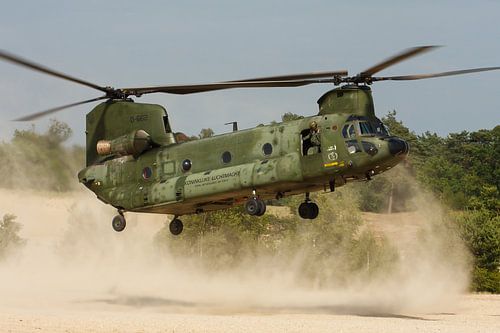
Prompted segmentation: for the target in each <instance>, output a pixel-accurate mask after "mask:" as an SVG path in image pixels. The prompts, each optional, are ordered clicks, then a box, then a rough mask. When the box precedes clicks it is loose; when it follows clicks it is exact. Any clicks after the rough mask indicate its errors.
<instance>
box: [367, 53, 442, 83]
mask: <svg viewBox="0 0 500 333" xmlns="http://www.w3.org/2000/svg"><path fill="white" fill-rule="evenodd" d="M437 47H439V46H435V45H428V46H417V47H412V48H410V49H407V50H404V51H403V52H401V53H399V54H396V55H394V56H392V57H390V58H388V59H386V60H384V61H382V62H381V63H379V64H377V65H375V66H373V67H370V68H368V69H366V70H364V71H363V72H361V73H360V74H359V76H361V77H370V76H372V75H373V74H375V73H378V72H380V71H381V70H383V69H386V68H387V67H390V66H392V65H395V64H397V63H399V62H401V61H403V60H406V59H408V58H411V57H414V56H416V55H419V54H421V53H424V52H427V51H430V50H432V49H435V48H437Z"/></svg>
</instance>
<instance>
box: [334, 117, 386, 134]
mask: <svg viewBox="0 0 500 333" xmlns="http://www.w3.org/2000/svg"><path fill="white" fill-rule="evenodd" d="M347 121H348V123H347V124H345V125H344V127H343V128H342V136H343V137H344V138H345V139H355V138H356V136H357V135H360V136H379V137H387V136H390V134H389V130H388V129H387V127H386V126H385V125H384V124H383V123H382V122H381V121H380V120H379V119H377V118H375V119H368V118H366V117H354V116H351V117H349V119H347Z"/></svg>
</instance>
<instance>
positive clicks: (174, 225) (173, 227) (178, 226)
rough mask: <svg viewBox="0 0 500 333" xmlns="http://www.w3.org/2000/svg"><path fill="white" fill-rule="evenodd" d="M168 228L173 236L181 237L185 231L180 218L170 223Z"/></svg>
mask: <svg viewBox="0 0 500 333" xmlns="http://www.w3.org/2000/svg"><path fill="white" fill-rule="evenodd" d="M168 228H169V229H170V232H171V233H172V235H175V236H177V235H179V234H180V233H181V232H182V230H183V229H184V224H182V221H181V220H179V219H178V218H174V219H173V220H172V222H170V224H169V226H168Z"/></svg>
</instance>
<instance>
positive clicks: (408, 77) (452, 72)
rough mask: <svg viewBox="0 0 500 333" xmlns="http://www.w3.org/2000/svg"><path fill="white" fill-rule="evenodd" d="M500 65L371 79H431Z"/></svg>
mask: <svg viewBox="0 0 500 333" xmlns="http://www.w3.org/2000/svg"><path fill="white" fill-rule="evenodd" d="M499 69H500V67H482V68H471V69H461V70H458V71H449V72H442V73H430V74H416V75H399V76H382V77H373V78H372V81H387V80H393V81H405V80H421V79H431V78H434V77H443V76H453V75H462V74H470V73H478V72H486V71H495V70H499Z"/></svg>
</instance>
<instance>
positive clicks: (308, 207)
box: [299, 193, 319, 220]
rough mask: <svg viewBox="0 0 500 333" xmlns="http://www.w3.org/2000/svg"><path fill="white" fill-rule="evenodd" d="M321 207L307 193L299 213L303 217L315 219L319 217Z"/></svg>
mask: <svg viewBox="0 0 500 333" xmlns="http://www.w3.org/2000/svg"><path fill="white" fill-rule="evenodd" d="M318 214H319V207H318V205H316V204H315V203H314V202H312V201H311V199H309V193H306V200H305V202H303V203H301V204H300V206H299V215H300V217H302V218H303V219H309V220H314V219H315V218H317V217H318Z"/></svg>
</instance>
